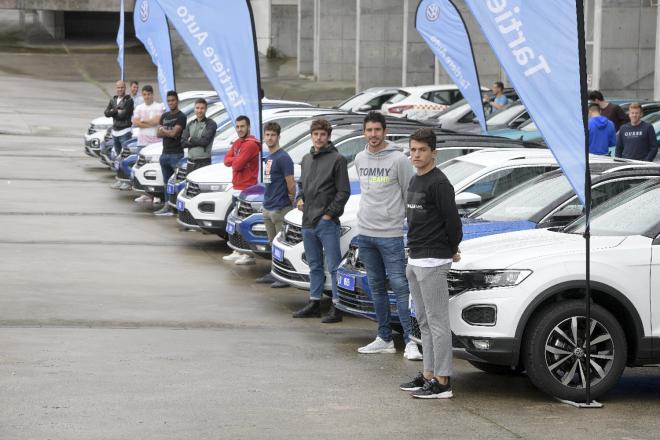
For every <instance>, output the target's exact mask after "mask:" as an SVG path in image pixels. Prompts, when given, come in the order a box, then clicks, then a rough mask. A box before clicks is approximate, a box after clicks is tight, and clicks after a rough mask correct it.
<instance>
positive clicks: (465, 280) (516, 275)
mask: <svg viewBox="0 0 660 440" xmlns="http://www.w3.org/2000/svg"><path fill="white" fill-rule="evenodd" d="M531 274H532V271H531V270H452V271H451V275H450V276H451V277H453V278H454V279H455V280H456V281H458V282H459V283H460V284H462V287H463V289H464V290H483V289H493V288H495V287H513V286H517V285H518V284H520V283H522V282H523V281H525V279H526V278H527V277H528V276H530V275H531Z"/></svg>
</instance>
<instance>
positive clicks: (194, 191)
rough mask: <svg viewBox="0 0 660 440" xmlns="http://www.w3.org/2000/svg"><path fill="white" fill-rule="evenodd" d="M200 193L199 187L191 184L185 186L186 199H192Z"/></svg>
mask: <svg viewBox="0 0 660 440" xmlns="http://www.w3.org/2000/svg"><path fill="white" fill-rule="evenodd" d="M199 193H201V191H200V189H199V185H198V184H196V183H193V182H188V184H187V185H186V197H188V198H193V197H195V196H197V195H199Z"/></svg>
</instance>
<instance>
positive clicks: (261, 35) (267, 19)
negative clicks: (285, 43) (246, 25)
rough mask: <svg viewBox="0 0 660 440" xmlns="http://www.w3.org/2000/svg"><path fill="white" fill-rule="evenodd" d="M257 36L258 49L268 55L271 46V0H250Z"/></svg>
mask: <svg viewBox="0 0 660 440" xmlns="http://www.w3.org/2000/svg"><path fill="white" fill-rule="evenodd" d="M250 3H251V4H252V12H253V13H254V27H255V31H256V34H257V49H258V50H259V53H260V54H262V55H266V52H268V48H269V47H270V46H271V44H272V43H271V0H250Z"/></svg>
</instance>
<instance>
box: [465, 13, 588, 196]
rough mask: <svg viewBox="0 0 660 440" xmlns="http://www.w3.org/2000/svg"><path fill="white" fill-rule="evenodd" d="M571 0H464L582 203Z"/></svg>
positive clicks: (576, 40)
mask: <svg viewBox="0 0 660 440" xmlns="http://www.w3.org/2000/svg"><path fill="white" fill-rule="evenodd" d="M576 1H577V0H553V1H545V0H536V1H524V0H466V3H467V5H468V6H469V8H470V10H471V11H472V13H473V14H474V16H475V18H476V19H477V22H478V23H479V25H480V26H481V29H482V31H483V33H484V35H485V36H486V39H487V40H488V42H489V43H490V46H491V48H492V49H493V52H495V55H496V56H497V58H498V59H499V61H500V64H501V65H502V67H503V68H504V70H505V71H506V73H507V75H508V77H509V79H510V80H511V83H512V84H513V87H514V88H515V89H516V91H517V92H518V95H519V96H520V98H521V99H522V101H523V102H524V103H525V106H526V107H527V110H528V111H529V114H530V116H531V118H532V119H533V120H534V122H535V123H536V126H537V127H538V129H539V131H540V132H541V134H542V135H543V138H544V139H545V141H546V143H547V144H548V147H549V148H550V150H552V153H553V155H554V156H555V158H556V159H557V162H558V163H559V165H560V166H561V168H562V170H563V171H564V174H566V177H567V178H568V180H569V182H570V183H571V186H572V187H573V189H574V190H575V193H576V194H577V195H578V197H579V198H580V200H581V201H582V203H585V204H586V201H585V172H586V162H587V156H586V155H585V140H586V133H585V123H584V113H583V107H582V87H581V85H582V76H581V71H582V63H581V54H583V53H584V52H583V51H582V50H581V49H580V45H581V44H583V38H582V37H581V36H580V35H579V33H578V25H579V23H578V15H579V13H578V12H579V11H578V5H577V3H576ZM580 28H581V27H580Z"/></svg>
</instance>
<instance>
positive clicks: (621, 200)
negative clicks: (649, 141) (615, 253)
mask: <svg viewBox="0 0 660 440" xmlns="http://www.w3.org/2000/svg"><path fill="white" fill-rule="evenodd" d="M658 182H659V179H653V180H651V181H650V182H649V183H647V184H643V185H639V186H637V187H634V188H631V189H629V190H628V191H626V192H624V193H621V194H620V195H618V196H617V197H614V198H612V199H611V200H609V201H607V202H605V203H603V204H602V205H600V206H599V207H598V208H596V209H594V211H593V213H592V217H591V235H596V236H599V235H600V236H608V235H610V236H612V235H614V236H628V235H644V234H645V233H646V232H647V231H648V230H649V229H650V228H652V227H654V226H655V225H657V224H658V222H659V221H660V219H659V218H658V212H660V184H659V183H658ZM584 229H585V218H584V217H581V218H580V219H578V220H576V221H575V222H573V223H571V224H570V225H568V226H567V227H566V228H565V229H564V232H568V233H571V234H583V233H584Z"/></svg>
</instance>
